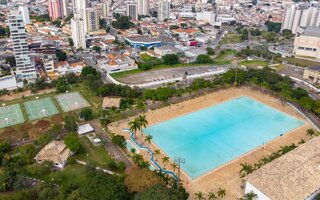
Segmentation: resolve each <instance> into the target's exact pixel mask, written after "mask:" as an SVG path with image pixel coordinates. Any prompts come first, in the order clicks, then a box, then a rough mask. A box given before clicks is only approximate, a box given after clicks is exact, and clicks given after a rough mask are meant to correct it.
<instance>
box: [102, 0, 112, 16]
mask: <svg viewBox="0 0 320 200" xmlns="http://www.w3.org/2000/svg"><path fill="white" fill-rule="evenodd" d="M110 16H111V12H110V2H109V1H107V2H105V3H103V4H102V17H110Z"/></svg>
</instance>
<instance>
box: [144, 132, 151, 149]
mask: <svg viewBox="0 0 320 200" xmlns="http://www.w3.org/2000/svg"><path fill="white" fill-rule="evenodd" d="M152 138H153V137H152V135H147V136H146V138H145V139H144V141H146V142H148V147H149V145H150V144H151V140H152Z"/></svg>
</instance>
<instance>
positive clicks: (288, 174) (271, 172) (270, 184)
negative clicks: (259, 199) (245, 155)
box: [245, 137, 320, 200]
mask: <svg viewBox="0 0 320 200" xmlns="http://www.w3.org/2000/svg"><path fill="white" fill-rule="evenodd" d="M245 179H246V180H247V181H248V182H249V183H250V184H252V185H253V186H255V187H256V188H258V189H259V190H260V191H261V192H262V193H264V194H265V195H266V196H268V197H269V198H270V199H272V200H298V199H307V197H309V196H310V195H311V194H312V193H314V192H315V191H316V190H318V189H319V188H320V137H316V138H314V139H312V140H310V141H309V142H307V143H305V144H302V145H300V146H299V147H297V148H296V149H294V150H292V151H290V152H289V153H287V154H285V155H283V156H281V157H280V158H278V159H276V160H274V161H273V162H271V163H269V164H267V165H265V166H263V167H261V168H260V169H258V170H256V171H255V172H253V173H252V174H249V175H248V176H247V177H246V178H245Z"/></svg>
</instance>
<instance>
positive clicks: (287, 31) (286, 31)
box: [282, 29, 294, 39]
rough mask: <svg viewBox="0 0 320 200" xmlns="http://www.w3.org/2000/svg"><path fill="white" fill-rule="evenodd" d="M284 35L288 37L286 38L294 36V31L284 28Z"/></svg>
mask: <svg viewBox="0 0 320 200" xmlns="http://www.w3.org/2000/svg"><path fill="white" fill-rule="evenodd" d="M282 35H283V36H284V37H285V38H286V39H290V38H292V37H293V36H294V34H292V31H291V30H289V29H284V30H282Z"/></svg>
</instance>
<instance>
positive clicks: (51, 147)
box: [35, 140, 72, 168]
mask: <svg viewBox="0 0 320 200" xmlns="http://www.w3.org/2000/svg"><path fill="white" fill-rule="evenodd" d="M71 154H72V153H71V151H70V150H69V149H68V148H67V146H66V145H65V144H64V142H63V141H56V140H54V141H52V142H50V143H49V144H47V145H46V146H45V147H43V148H42V149H41V150H40V151H39V153H38V154H37V155H36V157H35V160H36V161H37V162H38V163H42V162H43V161H51V162H53V164H54V166H55V167H59V168H63V167H64V166H65V165H66V163H67V159H68V157H69V156H70V155H71Z"/></svg>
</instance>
